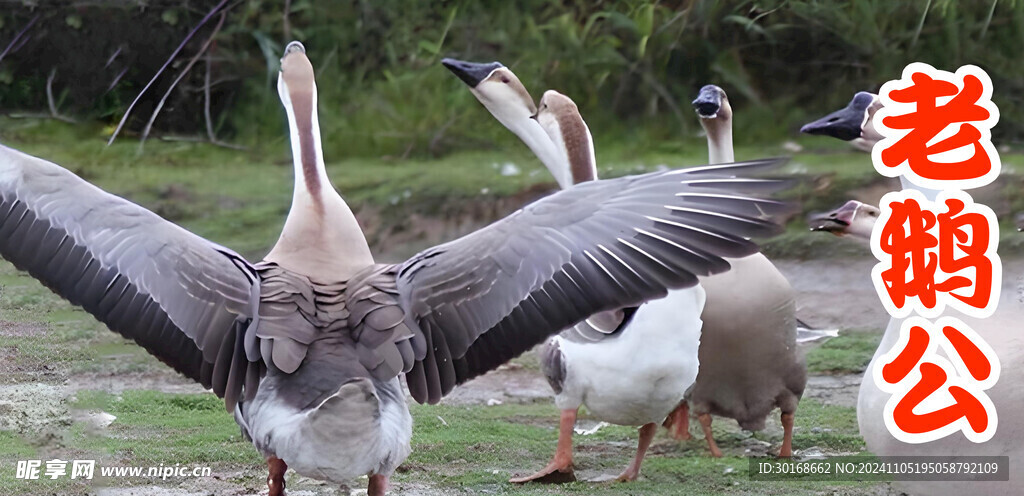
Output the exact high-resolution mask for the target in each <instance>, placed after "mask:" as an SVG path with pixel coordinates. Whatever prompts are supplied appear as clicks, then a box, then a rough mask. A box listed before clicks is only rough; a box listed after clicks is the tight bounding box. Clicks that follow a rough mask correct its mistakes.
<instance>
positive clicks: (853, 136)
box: [800, 91, 882, 152]
mask: <svg viewBox="0 0 1024 496" xmlns="http://www.w3.org/2000/svg"><path fill="white" fill-rule="evenodd" d="M880 108H882V101H881V99H879V98H878V95H876V94H874V93H868V92H866V91H861V92H858V93H857V94H856V95H854V96H853V100H850V103H849V104H847V105H846V108H844V109H841V110H837V111H835V112H832V113H831V114H828V115H826V116H825V117H822V118H821V119H818V120H816V121H814V122H811V123H809V124H805V125H804V126H803V127H801V128H800V132H801V133H807V134H815V135H821V136H831V137H833V138H838V139H841V140H843V141H850V142H852V143H853V145H854V146H856V147H857V148H859V149H861V150H864V151H868V152H870V151H871V148H872V147H874V146H875V143H878V142H879V141H881V140H882V135H881V134H879V133H878V131H877V130H876V129H875V125H874V119H875V112H877V111H878V109H880Z"/></svg>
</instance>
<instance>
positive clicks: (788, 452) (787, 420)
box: [779, 413, 793, 458]
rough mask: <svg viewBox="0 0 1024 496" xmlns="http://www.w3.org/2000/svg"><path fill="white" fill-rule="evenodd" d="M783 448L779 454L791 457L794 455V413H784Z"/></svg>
mask: <svg viewBox="0 0 1024 496" xmlns="http://www.w3.org/2000/svg"><path fill="white" fill-rule="evenodd" d="M782 432H783V433H782V448H781V449H779V456H780V457H782V458H789V457H791V456H793V414H792V413H783V414H782Z"/></svg>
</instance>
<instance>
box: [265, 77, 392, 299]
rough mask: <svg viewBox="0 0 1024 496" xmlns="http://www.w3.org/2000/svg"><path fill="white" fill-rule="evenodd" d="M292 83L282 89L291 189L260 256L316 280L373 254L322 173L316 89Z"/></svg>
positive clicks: (348, 272)
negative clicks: (275, 232) (279, 224)
mask: <svg viewBox="0 0 1024 496" xmlns="http://www.w3.org/2000/svg"><path fill="white" fill-rule="evenodd" d="M310 77H312V72H311V71H310ZM295 86H296V87H292V88H290V91H288V93H287V95H285V94H284V93H282V101H283V102H284V103H285V109H286V112H287V114H288V128H289V136H290V140H291V147H292V158H293V160H292V162H293V166H294V170H295V188H294V190H293V194H292V205H291V209H290V210H289V212H288V218H287V220H285V224H284V229H283V230H282V231H281V237H280V238H279V239H278V241H277V244H275V245H274V248H273V249H271V251H270V253H269V254H268V255H267V256H266V260H268V261H271V262H275V263H277V264H278V265H281V266H282V267H284V268H287V269H289V270H292V271H295V272H298V273H300V274H303V275H306V276H309V277H311V278H315V279H317V280H347V279H348V278H349V277H351V276H352V275H353V274H355V273H356V272H358V271H359V270H361V269H363V268H365V267H366V266H368V265H370V264H372V263H373V257H372V255H371V254H370V248H369V246H368V245H367V243H366V237H365V236H364V235H363V231H362V229H361V228H360V226H359V223H358V221H356V218H355V215H353V213H352V210H351V209H350V208H349V207H348V204H346V203H345V200H343V199H342V198H341V195H339V194H338V192H337V191H336V190H335V189H334V186H333V185H332V184H331V181H330V178H328V176H327V169H326V167H325V165H324V159H323V147H322V144H321V139H320V123H319V118H318V116H317V110H316V103H317V101H316V88H315V86H313V85H312V84H310V86H309V90H308V91H307V90H306V87H304V86H300V85H299V83H295ZM283 91H287V89H286V90H283Z"/></svg>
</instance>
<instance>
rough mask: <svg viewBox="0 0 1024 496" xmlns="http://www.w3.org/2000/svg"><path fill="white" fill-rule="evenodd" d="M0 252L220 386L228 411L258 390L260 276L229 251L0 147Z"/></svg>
mask: <svg viewBox="0 0 1024 496" xmlns="http://www.w3.org/2000/svg"><path fill="white" fill-rule="evenodd" d="M0 256H3V258H6V259H7V260H9V261H11V262H12V263H13V264H14V265H15V266H16V267H18V268H19V269H22V270H26V271H28V272H29V274H31V275H32V276H33V277H35V278H36V279H39V280H40V281H41V282H42V283H43V284H45V285H46V286H47V287H49V288H50V289H52V290H53V291H54V292H56V293H57V294H59V295H60V296H62V297H64V298H66V299H67V300H69V301H70V302H71V303H74V304H76V305H80V306H81V307H82V308H84V309H85V310H86V311H87V312H89V313H90V314H92V315H93V316H94V317H96V318H97V319H98V320H100V321H101V322H103V323H104V324H106V325H107V326H108V327H110V329H112V330H114V331H116V332H118V333H120V334H122V335H123V336H125V337H127V338H131V339H133V340H135V341H136V342H137V343H138V344H139V345H141V346H143V347H144V348H145V349H146V350H147V351H149V352H150V353H152V354H153V355H154V356H156V357H157V358H159V359H160V360H162V361H163V362H165V363H167V364H168V365H170V366H171V367H173V368H174V369H175V370H177V371H178V372H181V373H182V374H184V375H186V376H188V377H190V378H192V379H194V380H196V381H198V382H199V383H201V384H202V385H203V386H205V387H208V388H213V390H214V392H216V393H217V395H219V396H221V397H224V398H225V399H226V401H227V406H228V408H229V409H230V408H233V406H234V403H235V402H236V401H237V400H238V398H239V397H240V395H242V394H243V389H244V394H245V395H246V396H251V395H252V394H255V391H256V385H257V384H258V380H259V377H260V375H261V374H262V372H263V370H264V369H263V367H264V364H263V362H262V359H261V358H260V355H259V347H258V346H257V345H256V342H255V341H256V337H255V335H254V333H253V332H251V329H253V328H254V327H255V324H256V323H255V322H253V320H254V319H253V317H254V316H255V315H257V314H256V305H257V304H258V302H259V280H258V277H257V274H256V272H255V270H254V269H253V267H252V266H251V265H250V264H249V263H248V262H246V261H245V260H244V259H243V258H242V257H241V256H239V255H237V254H235V253H234V252H232V251H230V250H228V249H226V248H223V247H220V246H218V245H216V244H214V243H211V242H209V241H207V240H205V239H203V238H201V237H199V236H196V235H194V234H192V233H190V232H188V231H186V230H185V229H182V228H180V227H178V226H176V225H174V224H172V223H170V222H167V221H166V220H164V219H162V218H160V217H159V216H157V215H156V214H154V213H152V212H150V211H148V210H146V209H144V208H142V207H140V206H138V205H135V204H134V203H131V202H129V201H127V200H124V199H122V198H119V197H116V196H113V195H111V194H108V193H106V192H104V191H102V190H100V189H99V188H97V187H95V186H93V185H91V184H89V183H87V182H85V181H83V180H82V179H81V178H79V177H78V176H76V175H74V174H72V173H71V172H69V171H67V170H65V169H63V168H61V167H60V166H57V165H55V164H53V163H50V162H47V161H45V160H41V159H38V158H35V157H31V156H29V155H26V154H23V153H21V152H18V151H15V150H12V149H10V148H7V147H4V146H0ZM246 350H249V352H248V353H247V352H246Z"/></svg>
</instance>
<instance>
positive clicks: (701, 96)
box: [692, 84, 735, 164]
mask: <svg viewBox="0 0 1024 496" xmlns="http://www.w3.org/2000/svg"><path fill="white" fill-rule="evenodd" d="M692 104H693V109H694V110H695V111H696V112H697V116H698V117H700V125H701V127H703V128H704V133H705V134H707V136H708V155H709V157H710V162H711V163H713V164H721V163H727V162H733V161H734V160H735V159H734V157H733V150H732V106H731V105H730V104H729V96H728V95H727V94H726V93H725V90H723V89H722V88H719V87H718V86H715V85H713V84H709V85H707V86H704V87H703V88H701V89H700V93H698V94H697V98H696V99H695V100H693V102H692Z"/></svg>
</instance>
